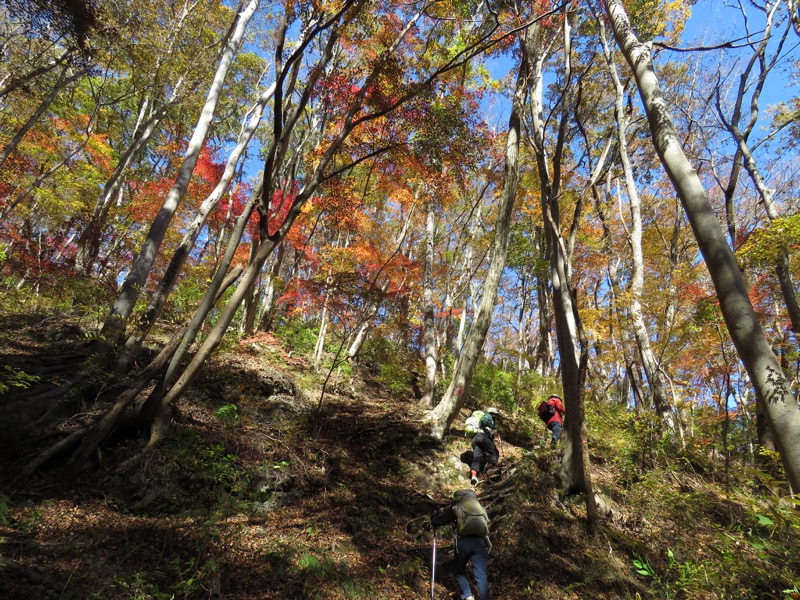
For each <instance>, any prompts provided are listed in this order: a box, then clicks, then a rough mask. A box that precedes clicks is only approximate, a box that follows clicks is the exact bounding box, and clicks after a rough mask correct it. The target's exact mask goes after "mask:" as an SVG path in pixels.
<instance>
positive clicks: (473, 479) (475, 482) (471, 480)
mask: <svg viewBox="0 0 800 600" xmlns="http://www.w3.org/2000/svg"><path fill="white" fill-rule="evenodd" d="M469 480H470V482H471V483H472V485H478V476H477V475H473V476H472V477H470V478H469ZM464 600H469V598H464ZM472 600H475V599H474V598H473V599H472Z"/></svg>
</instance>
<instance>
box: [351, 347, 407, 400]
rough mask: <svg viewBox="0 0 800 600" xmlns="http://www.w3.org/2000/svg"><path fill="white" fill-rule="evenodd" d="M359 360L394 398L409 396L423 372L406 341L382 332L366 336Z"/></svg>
mask: <svg viewBox="0 0 800 600" xmlns="http://www.w3.org/2000/svg"><path fill="white" fill-rule="evenodd" d="M359 361H360V362H361V364H362V365H363V366H364V367H365V368H366V369H368V370H369V371H370V372H371V373H372V374H373V376H374V377H375V381H376V383H378V385H380V386H381V387H382V388H383V389H384V390H386V391H387V392H388V393H389V394H390V395H392V396H395V397H402V396H408V395H409V391H410V390H412V389H413V388H414V386H415V385H418V382H417V378H418V377H419V373H420V372H421V371H422V365H421V362H420V359H419V357H418V355H417V354H416V353H415V352H413V351H412V350H411V349H410V348H409V347H408V345H407V344H405V343H396V342H394V341H392V340H390V339H387V338H385V337H382V336H380V335H372V336H370V337H369V338H367V340H366V341H365V342H364V346H363V347H362V349H361V353H360V354H359Z"/></svg>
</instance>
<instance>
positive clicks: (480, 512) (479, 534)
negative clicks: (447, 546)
mask: <svg viewBox="0 0 800 600" xmlns="http://www.w3.org/2000/svg"><path fill="white" fill-rule="evenodd" d="M453 500H454V501H455V503H454V504H452V505H450V506H448V507H447V508H443V509H441V510H435V511H433V513H431V525H432V526H433V527H434V528H436V527H441V526H442V525H449V524H450V523H453V524H454V525H455V533H456V581H457V582H458V586H459V587H460V588H461V596H460V597H461V598H462V600H475V596H473V595H472V589H471V588H470V586H469V579H467V564H469V563H472V574H473V575H474V576H475V583H476V584H477V585H478V594H479V598H480V600H489V551H490V550H491V549H492V543H491V541H489V515H487V514H486V509H485V508H483V506H481V503H480V502H479V501H478V496H477V494H476V493H475V492H474V491H472V490H458V491H457V492H455V493H454V494H453ZM432 593H433V588H431V594H432Z"/></svg>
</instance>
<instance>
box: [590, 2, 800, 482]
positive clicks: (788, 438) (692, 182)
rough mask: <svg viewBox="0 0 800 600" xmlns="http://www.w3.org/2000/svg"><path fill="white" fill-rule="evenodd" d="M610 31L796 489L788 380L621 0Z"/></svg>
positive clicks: (795, 414)
mask: <svg viewBox="0 0 800 600" xmlns="http://www.w3.org/2000/svg"><path fill="white" fill-rule="evenodd" d="M605 6H606V10H607V11H608V14H609V17H610V19H611V23H612V26H613V28H614V36H615V37H616V40H617V44H618V45H619V47H620V49H621V50H622V53H623V55H624V56H625V59H626V60H627V61H628V64H629V65H630V67H631V69H632V71H633V75H634V78H635V79H636V84H637V86H638V88H639V93H640V95H641V97H642V102H643V103H644V106H645V110H646V111H647V118H648V121H649V123H650V131H651V135H652V138H653V144H654V146H655V149H656V152H657V153H658V156H659V158H660V159H661V163H662V164H663V165H664V169H665V170H666V172H667V175H668V176H669V178H670V180H671V181H672V185H673V186H674V187H675V191H676V192H677V193H678V196H679V197H680V199H681V202H682V203H683V207H684V210H685V211H686V215H687V218H688V220H689V223H690V225H691V226H692V231H693V232H694V236H695V238H696V239H697V244H698V246H699V248H700V252H701V253H702V254H703V258H704V259H705V262H706V266H707V267H708V271H709V274H710V275H711V279H712V281H713V282H714V288H715V290H716V293H717V298H718V300H719V303H720V310H721V311H722V316H723V318H724V320H725V324H726V326H727V328H728V332H729V333H730V336H731V339H732V340H733V343H734V345H735V346H736V350H737V352H738V353H739V357H740V359H741V361H742V363H743V365H744V367H745V369H746V370H747V374H748V375H749V377H750V381H751V382H752V384H753V386H754V388H755V390H756V393H757V395H758V397H759V399H760V400H762V401H763V402H764V403H765V406H766V414H767V419H768V421H769V423H770V425H771V426H772V428H773V431H774V433H775V443H776V445H777V447H778V452H779V453H780V455H781V459H782V461H783V465H784V468H785V470H786V475H787V477H788V479H789V483H790V484H791V486H792V489H793V490H794V491H795V492H800V411H798V410H797V400H796V399H795V397H794V395H793V394H792V391H791V387H790V385H789V382H788V381H787V380H786V376H785V375H784V373H783V371H782V370H781V367H780V365H779V364H778V361H777V359H776V357H775V355H774V354H773V352H772V348H770V345H769V343H768V342H767V339H766V337H765V335H764V332H763V330H762V329H761V324H760V323H759V322H758V318H757V317H756V314H755V311H754V310H753V306H752V305H751V304H750V299H749V297H748V296H747V288H746V287H745V282H744V278H743V277H742V274H741V272H740V271H739V267H738V265H737V264H736V257H735V256H734V254H733V251H732V250H731V248H730V246H729V245H728V243H727V241H726V240H725V236H724V234H723V232H722V229H721V228H720V225H719V222H718V221H717V217H716V215H715V214H714V209H713V208H712V206H711V203H710V202H709V200H708V195H707V194H706V192H705V190H704V189H703V186H702V184H701V183H700V179H699V178H698V176H697V173H696V172H695V170H694V169H693V168H692V166H691V164H690V163H689V161H688V159H687V158H686V155H685V154H684V152H683V149H682V148H681V143H680V139H679V138H678V135H677V132H676V131H675V127H674V125H673V123H672V119H671V117H670V115H669V112H668V110H667V106H666V101H665V99H664V96H663V93H662V91H661V88H660V86H659V83H658V79H657V77H656V74H655V71H654V70H653V66H652V62H651V58H650V50H649V49H648V47H647V46H646V45H644V44H642V43H640V42H639V40H638V39H637V37H636V35H635V34H634V33H633V31H632V29H631V26H630V22H629V20H628V15H627V14H626V12H625V8H624V7H623V5H622V2H621V1H620V0H605Z"/></svg>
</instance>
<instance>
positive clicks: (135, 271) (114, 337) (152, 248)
mask: <svg viewBox="0 0 800 600" xmlns="http://www.w3.org/2000/svg"><path fill="white" fill-rule="evenodd" d="M257 7H258V0H250V2H249V3H248V5H247V6H246V7H245V8H244V9H243V10H242V12H240V13H238V14H237V15H236V20H235V26H234V27H233V28H232V32H231V35H230V38H229V39H228V41H227V43H226V44H225V49H224V51H223V52H222V56H221V57H220V61H219V65H218V66H217V71H216V73H215V74H214V80H213V82H212V83H211V87H210V89H209V90H208V95H207V96H206V102H205V104H204V105H203V109H202V111H201V113H200V118H199V119H198V121H197V126H196V127H195V130H194V133H193V134H192V137H191V139H190V140H189V144H188V145H187V147H186V153H185V155H184V158H183V162H182V163H181V166H180V169H179V171H178V177H177V179H176V180H175V183H174V184H173V186H172V189H170V191H169V193H168V194H167V197H166V199H165V200H164V204H163V205H162V206H161V209H160V210H159V211H158V214H157V215H156V217H155V219H154V220H153V223H152V224H151V225H150V231H148V233H147V238H146V239H145V241H144V243H143V244H142V248H141V250H139V255H138V256H137V257H136V260H135V261H134V263H133V266H132V267H131V270H130V271H129V273H128V276H127V277H126V278H125V281H124V282H123V283H122V287H121V289H120V293H119V296H118V297H117V300H116V302H114V306H113V307H112V309H111V313H110V315H109V316H108V318H107V319H106V322H105V324H104V325H103V329H102V335H103V337H104V338H105V341H106V343H109V344H116V343H117V342H118V341H119V339H120V337H121V336H122V334H123V331H124V328H125V321H126V320H127V318H128V317H129V316H130V314H131V312H133V307H134V305H135V304H136V300H137V299H138V298H139V293H140V292H141V288H142V286H143V285H144V284H145V281H146V279H147V276H148V274H149V273H150V269H151V268H152V266H153V262H154V261H155V259H156V255H157V254H158V250H159V248H160V247H161V242H162V241H163V240H164V236H165V235H166V233H167V228H168V227H169V224H170V222H171V221H172V217H173V215H174V214H175V211H176V210H177V209H178V205H179V204H180V202H181V200H183V197H184V195H185V194H186V190H187V188H188V187H189V181H190V180H191V178H192V173H194V169H195V166H196V165H197V159H198V158H199V157H200V150H201V149H202V147H203V144H204V143H205V139H206V135H207V134H208V130H209V127H210V126H211V121H212V119H213V118H214V112H215V110H216V107H217V102H218V101H219V97H220V93H221V91H222V85H223V83H224V82H225V77H226V75H227V74H228V70H229V68H230V66H231V63H232V62H233V57H234V56H235V55H236V53H237V51H238V50H239V46H240V45H241V43H242V38H243V37H244V32H245V29H246V28H247V24H248V22H249V21H250V18H251V17H252V16H253V13H254V12H255V10H256V8H257Z"/></svg>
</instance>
